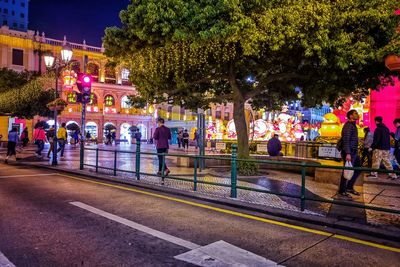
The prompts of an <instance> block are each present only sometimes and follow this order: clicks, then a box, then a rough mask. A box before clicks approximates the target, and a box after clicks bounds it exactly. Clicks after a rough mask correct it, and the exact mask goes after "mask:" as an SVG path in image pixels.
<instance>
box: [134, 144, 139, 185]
mask: <svg viewBox="0 0 400 267" xmlns="http://www.w3.org/2000/svg"><path fill="white" fill-rule="evenodd" d="M135 170H136V171H135V172H136V180H140V141H137V142H136V164H135Z"/></svg>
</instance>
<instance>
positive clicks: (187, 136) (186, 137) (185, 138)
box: [182, 129, 189, 150]
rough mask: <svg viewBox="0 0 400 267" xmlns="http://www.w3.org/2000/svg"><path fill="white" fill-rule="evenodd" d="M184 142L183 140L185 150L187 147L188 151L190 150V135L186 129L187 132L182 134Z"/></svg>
mask: <svg viewBox="0 0 400 267" xmlns="http://www.w3.org/2000/svg"><path fill="white" fill-rule="evenodd" d="M182 140H183V149H185V147H186V150H188V149H189V133H188V130H187V129H185V132H184V133H183V134H182Z"/></svg>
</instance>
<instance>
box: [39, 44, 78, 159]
mask: <svg viewBox="0 0 400 267" xmlns="http://www.w3.org/2000/svg"><path fill="white" fill-rule="evenodd" d="M71 58H72V49H71V47H70V46H69V45H68V44H65V45H63V47H62V48H61V59H60V58H58V57H55V56H54V55H53V53H51V52H47V53H45V54H44V63H45V64H46V67H47V68H48V69H49V70H54V72H55V75H56V88H55V97H56V99H57V98H58V79H59V77H60V72H61V70H62V69H63V68H64V67H66V66H67V65H68V63H69V62H70V61H71ZM61 93H62V91H61V92H60V94H61ZM61 95H62V94H61ZM54 131H55V132H54V135H55V137H54V139H53V140H54V141H53V160H52V163H51V165H57V142H58V141H57V109H54Z"/></svg>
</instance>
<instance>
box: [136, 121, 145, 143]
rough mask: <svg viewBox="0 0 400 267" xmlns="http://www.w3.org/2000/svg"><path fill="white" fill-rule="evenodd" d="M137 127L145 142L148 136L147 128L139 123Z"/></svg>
mask: <svg viewBox="0 0 400 267" xmlns="http://www.w3.org/2000/svg"><path fill="white" fill-rule="evenodd" d="M137 127H138V129H139V131H140V133H141V134H142V139H146V140H147V139H148V136H147V127H146V125H144V124H143V123H140V124H138V125H137Z"/></svg>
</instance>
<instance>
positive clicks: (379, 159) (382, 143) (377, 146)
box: [368, 116, 397, 179]
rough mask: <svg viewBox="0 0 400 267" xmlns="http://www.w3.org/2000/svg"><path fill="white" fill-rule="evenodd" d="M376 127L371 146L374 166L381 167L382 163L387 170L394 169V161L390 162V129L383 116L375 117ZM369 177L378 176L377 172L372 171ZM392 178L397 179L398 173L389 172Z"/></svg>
mask: <svg viewBox="0 0 400 267" xmlns="http://www.w3.org/2000/svg"><path fill="white" fill-rule="evenodd" d="M375 124H376V129H375V131H374V140H373V142H372V145H371V148H372V149H373V153H372V168H373V169H379V168H380V166H381V163H383V165H384V166H385V168H386V170H390V171H392V170H393V166H392V163H391V162H390V131H389V128H388V127H387V126H386V125H385V124H384V123H383V119H382V117H381V116H378V117H376V118H375ZM368 177H369V178H378V173H377V172H372V173H371V174H370V175H368ZM389 178H390V179H396V178H397V175H396V174H394V173H390V174H389Z"/></svg>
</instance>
